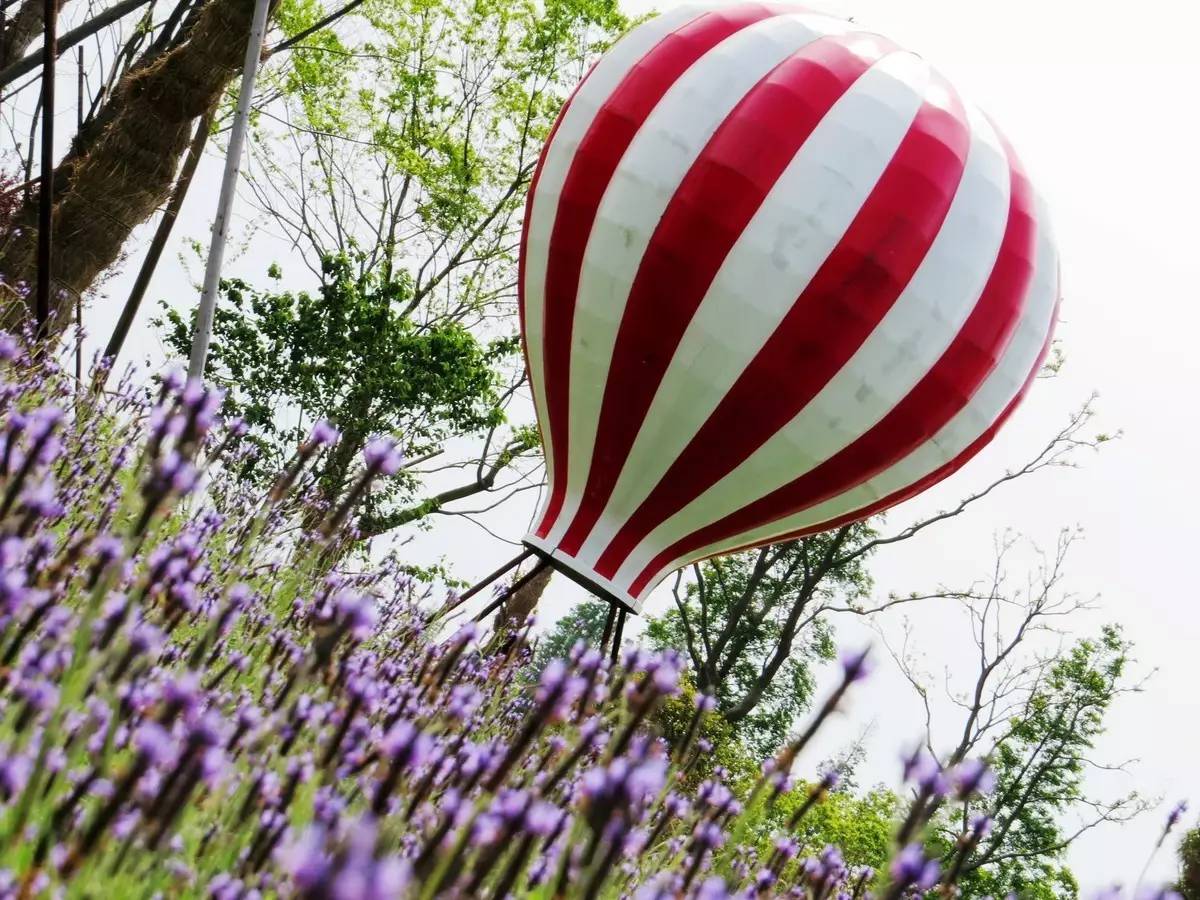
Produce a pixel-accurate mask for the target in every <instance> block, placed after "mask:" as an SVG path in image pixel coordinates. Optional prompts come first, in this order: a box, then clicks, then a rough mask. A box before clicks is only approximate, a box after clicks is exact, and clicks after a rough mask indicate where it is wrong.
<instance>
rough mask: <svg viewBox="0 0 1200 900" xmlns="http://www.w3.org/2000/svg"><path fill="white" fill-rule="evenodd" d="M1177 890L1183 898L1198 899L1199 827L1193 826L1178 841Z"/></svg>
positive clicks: (1199, 886)
mask: <svg viewBox="0 0 1200 900" xmlns="http://www.w3.org/2000/svg"><path fill="white" fill-rule="evenodd" d="M1178 890H1179V893H1181V894H1182V895H1183V897H1184V900H1200V828H1193V829H1192V830H1191V831H1189V832H1188V833H1187V834H1185V835H1184V836H1183V840H1182V841H1180V843H1179V884H1178Z"/></svg>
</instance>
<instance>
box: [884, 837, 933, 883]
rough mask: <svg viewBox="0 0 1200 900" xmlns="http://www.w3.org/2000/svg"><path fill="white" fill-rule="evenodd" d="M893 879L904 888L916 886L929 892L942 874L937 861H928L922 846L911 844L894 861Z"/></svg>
mask: <svg viewBox="0 0 1200 900" xmlns="http://www.w3.org/2000/svg"><path fill="white" fill-rule="evenodd" d="M891 874H892V878H893V879H894V880H895V881H896V883H897V884H899V885H902V886H904V887H910V886H915V887H917V888H919V889H920V890H922V891H927V890H929V889H930V888H931V887H933V886H934V885H935V884H937V880H938V878H939V877H940V876H941V874H942V869H941V866H939V865H938V862H937V860H936V859H927V858H926V857H925V851H924V850H923V849H922V848H921V845H920V844H909V845H908V846H907V847H905V848H904V849H903V850H901V851H900V852H899V853H897V854H896V856H895V857H894V858H893V859H892V866H891Z"/></svg>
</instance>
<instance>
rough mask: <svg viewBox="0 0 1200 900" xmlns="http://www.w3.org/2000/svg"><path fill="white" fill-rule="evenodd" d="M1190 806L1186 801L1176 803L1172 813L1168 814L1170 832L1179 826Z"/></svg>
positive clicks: (1168, 829)
mask: <svg viewBox="0 0 1200 900" xmlns="http://www.w3.org/2000/svg"><path fill="white" fill-rule="evenodd" d="M1187 809H1188V804H1187V801H1186V800H1180V801H1179V802H1178V803H1176V804H1175V805H1174V806H1173V807H1172V808H1171V811H1170V812H1169V813H1168V814H1167V831H1170V830H1171V829H1172V828H1174V827H1175V826H1176V825H1178V824H1179V820H1180V819H1182V818H1183V814H1184V813H1186V812H1187Z"/></svg>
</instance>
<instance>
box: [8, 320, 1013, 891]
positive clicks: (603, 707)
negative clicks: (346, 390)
mask: <svg viewBox="0 0 1200 900" xmlns="http://www.w3.org/2000/svg"><path fill="white" fill-rule="evenodd" d="M0 368H2V373H0V898H26V897H35V896H96V897H140V896H146V897H150V896H163V897H168V896H169V897H210V898H217V900H234V898H257V897H267V896H282V897H299V898H312V900H317V898H331V900H333V898H336V900H367V898H391V897H397V898H408V897H412V898H429V897H440V896H447V897H471V898H474V897H489V898H496V900H500V898H504V897H508V896H529V897H545V898H549V897H564V898H565V897H581V898H598V897H636V898H645V900H649V898H659V897H662V898H668V897H669V898H676V897H696V898H710V900H711V898H719V897H730V896H738V897H746V898H758V897H764V898H765V897H784V896H786V897H806V898H821V900H823V898H833V897H838V898H842V897H845V898H860V897H861V898H865V897H870V896H874V897H884V898H899V897H905V896H916V895H920V894H922V893H929V892H934V893H936V894H940V895H941V896H946V897H951V896H954V895H955V894H956V893H957V890H958V889H957V886H956V882H957V878H958V873H959V872H960V870H961V865H962V861H963V860H964V859H965V858H966V857H967V856H968V855H969V854H970V852H971V851H972V849H973V847H974V846H975V845H976V844H977V843H978V841H979V839H980V837H981V836H982V835H984V834H985V833H986V831H987V829H988V827H989V820H988V818H987V816H986V815H981V816H979V817H978V818H976V819H974V820H972V821H971V822H969V823H968V825H967V827H966V828H965V830H964V832H963V834H962V835H961V837H960V838H959V840H958V843H957V844H956V845H955V846H954V847H953V848H950V849H949V850H948V851H947V852H945V853H942V854H940V855H937V856H931V855H930V853H929V852H928V851H927V849H926V846H925V844H924V843H923V840H922V836H923V833H924V830H925V826H926V825H927V823H928V822H929V821H930V820H931V818H932V817H933V816H934V815H935V814H936V813H937V811H938V809H939V808H940V807H941V805H942V804H944V803H946V802H947V801H948V800H949V799H950V798H953V797H955V796H957V797H958V798H960V799H961V798H966V797H976V798H980V797H985V796H986V794H987V791H988V787H989V774H988V771H987V767H986V765H984V764H983V763H982V762H980V761H970V762H967V763H963V764H962V765H960V766H959V767H957V768H956V769H954V770H953V771H950V772H946V771H942V770H941V769H940V768H939V767H938V766H937V764H936V763H935V762H933V761H932V760H931V759H929V758H924V757H921V756H914V757H913V758H912V759H910V760H908V761H907V762H906V774H907V775H908V777H909V779H910V781H911V783H912V784H913V786H914V792H915V800H914V802H913V804H912V806H911V809H910V810H909V812H908V813H907V815H906V816H905V817H904V818H903V820H902V821H901V822H898V823H897V830H896V835H895V842H894V843H895V855H894V858H893V860H892V861H891V863H890V865H888V866H887V867H885V868H882V869H881V870H880V871H878V872H877V871H873V870H870V869H866V868H863V867H861V866H855V865H851V864H848V863H847V861H846V859H845V858H844V855H843V854H842V852H841V851H840V850H839V849H838V848H836V847H826V846H810V845H808V844H807V843H806V842H805V840H804V838H803V837H802V836H803V835H804V834H805V831H804V828H803V826H804V825H805V819H806V817H807V816H808V815H809V814H810V813H811V811H812V810H813V809H814V808H816V807H817V806H818V805H819V804H821V803H822V802H824V799H825V797H826V796H827V795H828V793H829V792H830V791H831V790H833V789H834V788H835V779H834V777H833V776H826V777H824V778H822V779H821V780H819V781H817V782H816V783H814V784H812V785H810V786H807V787H805V788H803V790H804V796H803V800H802V802H800V803H798V804H796V803H793V804H792V805H791V806H789V807H788V809H789V812H788V813H787V815H786V816H782V817H781V816H776V817H775V818H774V819H772V820H771V821H780V822H781V824H780V826H779V827H778V828H776V829H772V830H769V831H767V832H764V831H763V826H762V822H763V821H766V820H765V819H764V818H763V817H762V816H761V815H754V814H752V813H761V811H762V810H764V809H771V808H772V807H773V806H774V805H775V804H778V803H779V801H780V798H781V797H783V796H784V795H785V794H792V793H794V791H796V790H799V789H797V788H796V787H795V786H794V785H793V783H792V771H793V769H794V768H795V765H796V761H797V759H798V757H799V756H800V754H801V753H802V751H803V750H804V748H805V747H806V745H807V744H808V743H809V742H810V741H811V740H812V738H813V736H814V735H815V734H816V733H817V731H818V729H819V728H820V727H821V725H822V723H824V722H825V721H827V720H828V718H829V717H830V716H831V715H832V714H833V713H834V712H835V711H836V710H837V708H838V707H839V706H841V705H842V704H843V703H844V702H845V700H846V698H847V697H848V696H849V695H850V693H851V692H852V691H853V686H854V684H855V683H856V682H858V681H859V680H861V679H862V678H864V677H866V675H867V671H868V667H869V666H868V660H867V657H866V655H865V654H863V653H854V654H850V655H848V656H846V657H844V659H843V661H842V669H841V678H840V680H839V682H838V684H837V685H836V686H835V687H834V689H833V690H832V692H831V693H830V695H829V696H828V697H827V699H826V701H825V702H824V704H823V706H822V707H821V708H820V710H819V711H818V713H817V714H816V716H815V717H814V718H813V720H812V721H811V722H809V723H808V724H806V725H805V726H804V727H803V728H802V729H801V730H800V732H799V734H798V735H797V736H796V738H795V739H794V740H792V741H791V742H789V743H788V744H787V745H786V746H785V747H784V749H783V750H782V751H781V752H780V754H779V755H778V756H777V757H776V758H775V759H773V760H771V761H769V762H768V763H767V764H766V765H765V766H764V767H763V771H762V773H761V774H760V775H759V776H757V777H756V778H755V779H754V781H753V784H752V785H751V786H750V787H749V788H748V789H742V788H741V786H739V785H738V784H735V783H734V782H733V781H732V780H731V779H730V778H729V777H728V773H726V772H724V771H723V770H722V769H720V768H719V767H716V768H713V767H711V766H705V765H704V763H705V762H706V761H707V757H708V755H709V753H710V752H711V747H710V746H709V745H708V744H707V742H706V739H705V737H704V733H703V732H704V729H703V728H702V727H701V722H702V720H703V718H704V717H705V716H706V715H708V714H709V712H710V710H711V707H712V701H711V700H710V699H709V698H706V697H703V696H701V697H697V698H696V700H695V702H694V703H693V704H691V707H692V708H691V709H690V711H689V712H688V714H687V722H686V724H684V726H683V727H682V728H681V729H678V730H677V732H676V733H674V734H673V735H672V738H671V740H670V741H668V740H666V739H664V737H663V736H661V735H660V734H659V732H658V730H657V728H656V726H655V723H656V722H657V721H659V720H658V718H657V713H658V711H659V710H660V708H661V706H662V704H663V703H664V702H666V701H668V700H671V702H675V701H674V700H672V698H674V697H675V695H676V694H677V693H678V692H679V689H680V681H681V660H680V659H679V658H678V657H677V656H676V655H675V654H673V653H671V652H666V653H659V654H648V653H644V652H642V651H640V650H638V649H636V648H632V649H627V650H626V652H625V653H624V654H623V656H622V657H621V658H620V660H619V662H618V663H616V664H610V662H609V661H608V660H607V659H605V658H603V657H601V656H600V655H599V654H598V653H597V652H595V651H594V650H592V649H589V648H587V647H586V646H584V645H583V644H579V645H577V646H576V647H575V648H574V649H573V650H572V651H571V652H570V653H569V655H568V656H567V658H565V659H561V660H556V661H554V662H552V663H550V664H549V665H548V666H546V667H545V668H544V670H543V671H542V672H541V674H540V677H539V678H538V679H537V680H536V682H535V683H532V684H531V683H529V682H528V680H527V678H526V677H525V675H524V673H525V672H526V671H527V667H526V664H527V662H528V657H529V655H530V644H531V642H530V641H529V640H526V639H525V638H528V627H529V626H528V623H526V624H525V625H524V626H523V627H522V629H520V632H521V633H520V634H519V635H518V636H517V637H518V638H519V639H516V640H509V641H500V642H493V641H481V640H480V638H481V635H480V633H479V631H478V629H477V628H476V626H474V625H469V624H468V625H463V626H460V627H455V626H454V625H453V623H452V622H451V623H447V621H446V619H445V618H444V617H443V618H439V617H438V616H435V615H433V614H431V613H430V610H431V609H433V608H434V607H439V606H441V604H438V603H435V602H433V600H434V598H433V597H432V596H431V591H430V589H429V588H428V587H425V586H422V585H419V584H417V583H415V582H414V581H413V580H412V578H411V577H410V576H409V575H408V573H407V571H406V570H405V568H404V567H403V566H401V565H400V564H399V563H398V562H397V561H396V560H394V559H388V560H386V561H384V562H383V563H381V564H380V565H378V566H375V567H373V568H370V569H368V570H366V571H354V572H351V571H340V570H331V568H330V565H329V555H328V553H327V551H328V549H329V548H330V546H332V545H334V544H335V542H337V541H339V540H341V539H342V537H343V536H344V533H345V530H346V529H348V528H353V527H354V520H355V509H356V507H357V505H358V504H359V503H360V502H361V500H362V499H363V497H365V496H367V495H368V494H369V492H370V491H371V490H372V486H373V485H375V484H376V483H377V482H378V480H379V479H381V478H386V477H388V476H390V475H391V474H393V473H395V472H396V471H397V470H398V468H399V467H400V466H401V465H402V464H403V459H402V453H401V447H400V445H399V444H398V443H397V442H396V441H395V440H393V439H392V438H388V437H380V438H378V439H375V440H373V441H371V442H370V443H368V444H367V445H366V448H365V451H364V452H363V454H362V457H361V459H360V461H359V471H358V474H357V475H356V477H355V478H354V479H352V481H351V482H350V487H349V489H348V491H347V494H346V496H344V497H342V498H338V500H337V502H335V503H332V504H330V503H325V504H324V505H323V506H322V507H320V508H319V509H318V510H317V511H316V512H314V511H313V510H312V509H311V508H308V509H305V508H304V504H305V498H306V496H307V494H308V492H309V488H310V487H311V477H310V473H311V472H312V470H313V467H314V465H315V462H316V461H317V460H318V459H319V457H320V455H321V454H323V453H326V452H328V450H329V448H331V447H332V446H334V445H335V444H336V442H337V441H338V437H339V436H338V434H337V432H336V431H335V430H334V429H333V428H331V427H330V426H328V425H327V424H325V423H318V425H317V426H316V427H315V428H314V429H313V431H312V433H311V434H310V435H309V436H308V438H307V439H306V440H304V441H303V442H301V443H300V444H299V446H298V447H296V449H295V452H294V454H293V456H292V458H291V459H290V460H289V461H288V462H287V464H286V465H285V466H284V467H283V469H282V471H281V472H280V473H279V474H278V475H277V477H276V478H275V480H274V483H273V484H272V485H271V486H270V487H269V488H268V489H267V490H265V491H264V492H263V493H262V494H261V495H254V494H251V493H249V492H248V491H249V489H248V488H246V487H245V486H244V484H243V483H241V482H237V481H236V480H235V479H230V478H228V477H227V476H226V475H225V472H226V471H228V470H229V468H231V464H236V463H237V462H238V460H236V459H231V458H230V457H231V454H232V453H234V451H233V450H232V449H231V448H233V447H235V446H240V445H239V443H238V442H237V441H235V440H234V438H236V437H237V436H238V435H239V433H240V432H241V430H242V426H241V425H240V423H238V422H218V421H217V419H216V411H217V410H218V409H219V408H220V402H221V398H220V394H219V393H218V392H216V391H214V390H212V389H209V388H206V387H204V386H203V385H200V384H197V383H194V382H193V383H185V382H184V381H183V380H182V379H180V378H178V377H175V376H168V377H167V378H165V379H163V380H162V382H161V383H160V384H158V385H157V386H155V387H154V388H153V389H152V390H149V391H137V390H134V389H133V387H132V386H131V385H130V384H129V383H128V382H125V383H123V384H122V386H121V387H120V388H119V389H118V390H117V391H116V392H115V393H114V394H112V395H107V396H104V397H94V396H85V395H83V394H80V393H77V392H76V387H75V385H74V384H73V383H72V382H71V380H70V379H68V378H66V377H65V376H64V375H63V374H62V373H60V372H59V371H58V370H57V369H56V368H55V367H54V366H53V365H52V364H48V363H45V362H36V361H34V360H31V359H29V357H28V356H27V354H26V352H25V350H24V349H23V348H22V344H21V343H20V342H19V341H17V340H15V339H13V338H11V337H9V336H7V335H0ZM238 452H245V451H238ZM439 615H440V613H439ZM702 771H703V772H706V773H709V774H706V775H704V776H703V777H701V776H700V775H698V773H700V772H702ZM977 806H979V807H980V808H986V801H985V800H977Z"/></svg>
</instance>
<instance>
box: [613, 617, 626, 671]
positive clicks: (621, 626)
mask: <svg viewBox="0 0 1200 900" xmlns="http://www.w3.org/2000/svg"><path fill="white" fill-rule="evenodd" d="M624 630H625V607H623V606H622V607H621V611H620V612H618V613H617V633H616V634H614V635H613V642H612V655H611V656H610V657H609V659H611V660H612V661H613V663H616V661H617V657H618V656H619V655H620V654H621V632H623V631H624Z"/></svg>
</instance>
